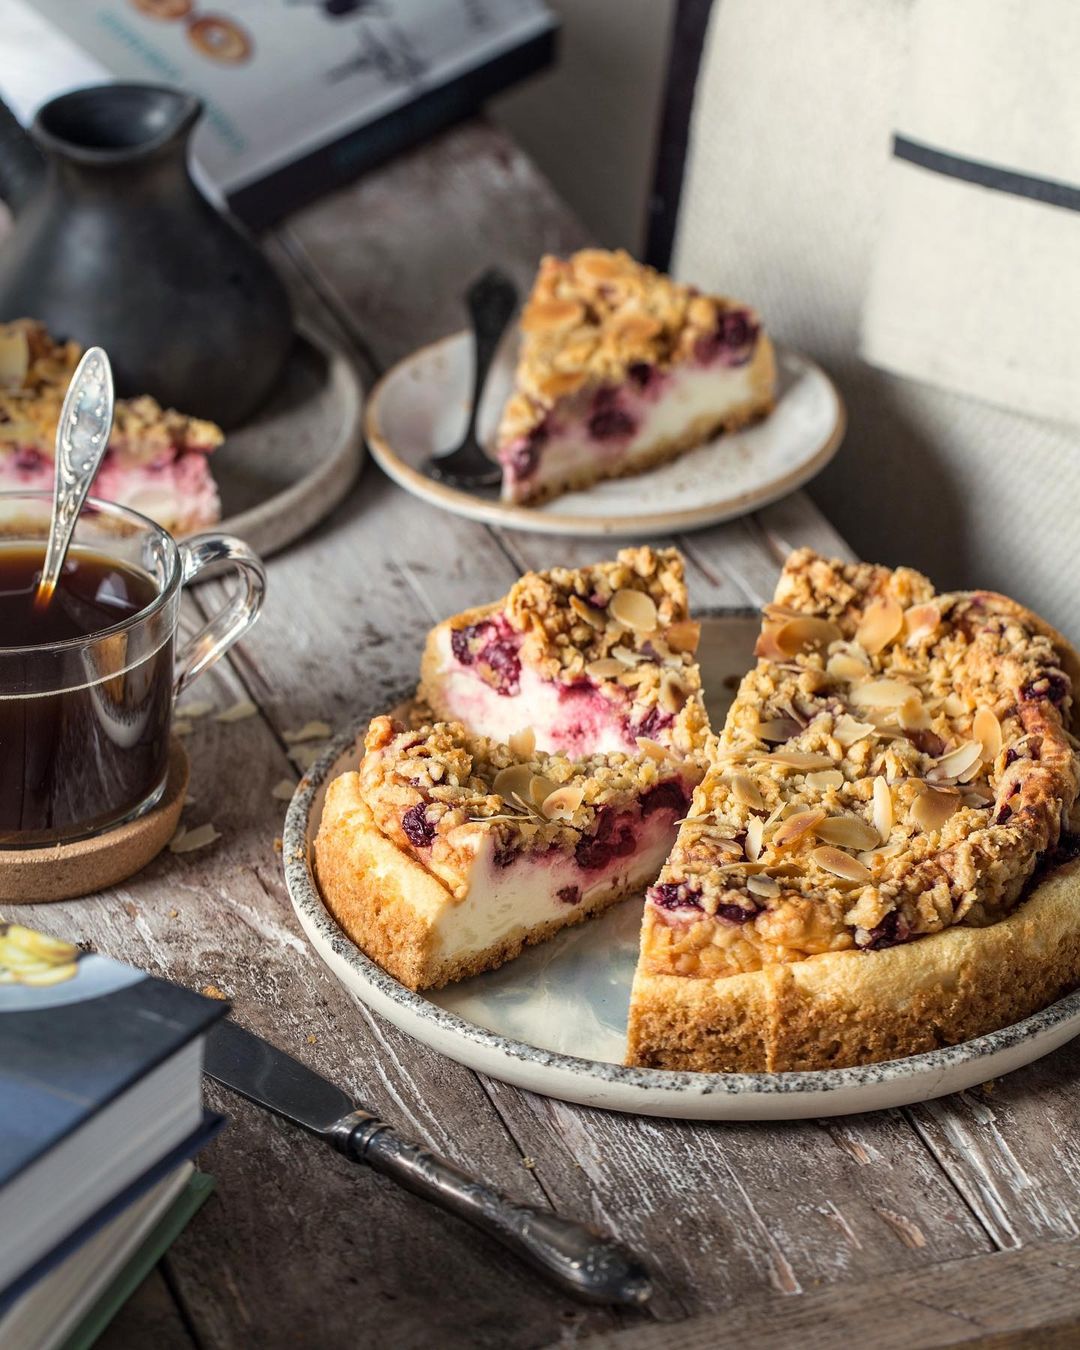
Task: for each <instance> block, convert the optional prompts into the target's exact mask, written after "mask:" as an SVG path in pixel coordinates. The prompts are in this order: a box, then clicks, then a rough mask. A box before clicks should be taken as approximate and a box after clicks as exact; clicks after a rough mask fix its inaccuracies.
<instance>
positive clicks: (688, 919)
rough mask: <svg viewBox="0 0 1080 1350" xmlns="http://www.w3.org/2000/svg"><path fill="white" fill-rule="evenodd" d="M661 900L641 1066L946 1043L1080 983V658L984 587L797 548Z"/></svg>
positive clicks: (637, 1047) (870, 1053)
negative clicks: (942, 582) (1076, 724)
mask: <svg viewBox="0 0 1080 1350" xmlns="http://www.w3.org/2000/svg"><path fill="white" fill-rule="evenodd" d="M758 655H759V660H758V662H757V665H756V666H755V668H754V669H753V670H751V671H750V672H749V674H748V675H747V676H746V677H745V679H744V680H743V682H742V685H741V687H740V689H739V692H738V695H737V697H736V700H735V702H734V704H733V706H732V708H731V710H730V713H729V715H728V719H727V724H726V726H725V728H724V731H723V733H722V735H721V737H720V742H719V753H718V757H717V759H716V762H715V764H714V765H713V766H712V768H711V769H710V771H709V773H708V774H707V776H706V778H705V780H704V782H703V783H702V784H701V785H700V787H699V788H698V789H697V792H696V794H695V797H694V803H693V806H692V807H691V810H690V813H689V817H688V818H687V819H686V821H685V822H684V824H683V825H682V828H681V830H680V833H679V838H678V842H677V843H676V845H675V848H674V850H673V852H672V854H671V857H670V858H669V860H668V862H667V863H666V865H665V867H664V869H663V871H662V873H661V874H660V878H659V881H658V883H657V884H656V885H655V886H653V887H652V888H651V889H650V890H649V892H648V896H647V902H646V906H645V917H644V926H643V931H642V941H641V955H640V961H639V965H638V970H637V975H636V979H635V982H634V989H633V995H632V1000H631V1007H630V1026H629V1061H630V1062H631V1063H633V1064H639V1065H652V1066H657V1067H663V1068H670V1069H697V1070H713V1071H717V1070H724V1071H726V1070H754V1071H756V1070H789V1069H791V1070H796V1069H798V1070H802V1069H817V1068H828V1067H835V1066H844V1065H852V1064H863V1063H868V1062H872V1061H875V1060H884V1059H894V1058H899V1057H901V1056H903V1055H908V1054H913V1053H916V1052H919V1051H924V1050H931V1049H935V1048H937V1047H939V1046H941V1045H948V1044H952V1043H955V1042H959V1041H962V1040H966V1039H968V1038H970V1037H972V1036H976V1035H980V1034H982V1033H984V1032H987V1031H990V1030H994V1029H996V1028H999V1027H1003V1026H1006V1025H1008V1024H1010V1023H1012V1022H1015V1021H1017V1020H1019V1019H1021V1018H1023V1017H1026V1016H1028V1015H1030V1014H1031V1013H1033V1012H1035V1011H1036V1010H1038V1009H1039V1008H1042V1007H1044V1006H1045V1005H1046V1004H1048V1003H1050V1002H1052V1001H1053V1000H1054V999H1056V998H1057V997H1058V996H1059V995H1061V994H1062V993H1064V992H1065V991H1067V990H1069V989H1072V988H1074V987H1076V985H1077V984H1078V983H1080V863H1077V862H1070V861H1068V859H1070V858H1072V857H1075V855H1076V852H1077V839H1076V838H1075V836H1073V835H1071V834H1069V833H1068V831H1069V829H1070V823H1069V822H1070V819H1072V821H1073V823H1072V827H1071V828H1072V829H1074V830H1075V829H1076V828H1077V826H1078V825H1080V820H1077V819H1076V811H1075V808H1076V799H1077V791H1078V782H1080V778H1078V758H1077V754H1076V746H1077V744H1078V742H1077V741H1076V740H1075V739H1074V738H1073V736H1072V735H1071V734H1070V725H1069V724H1070V721H1071V719H1072V715H1073V708H1074V704H1073V697H1074V687H1075V684H1074V682H1075V681H1076V679H1077V678H1078V676H1080V658H1078V657H1077V655H1076V653H1075V652H1074V650H1073V648H1072V647H1071V646H1070V645H1069V644H1068V642H1066V640H1065V639H1064V638H1063V637H1061V635H1060V634H1059V633H1057V632H1055V631H1054V630H1053V629H1052V628H1050V627H1049V626H1048V625H1047V624H1046V623H1044V622H1043V621H1042V620H1041V619H1039V618H1038V617H1037V616H1036V615H1034V614H1032V613H1031V612H1030V611H1029V610H1026V609H1023V608H1022V607H1021V606H1019V605H1017V604H1015V603H1014V602H1013V601H1011V600H1008V599H1006V598H1005V597H1003V596H1000V595H995V594H992V593H989V592H985V591H977V592H970V593H956V594H949V595H935V593H934V590H933V588H932V586H931V584H930V583H929V581H927V580H926V578H925V577H922V576H920V575H919V574H918V573H917V572H913V571H910V570H908V569H906V568H900V569H897V570H896V571H890V570H889V569H887V568H885V567H874V566H870V565H868V564H862V563H860V564H848V565H845V564H841V563H838V562H826V561H825V560H823V559H821V558H818V557H816V556H814V555H813V554H811V553H809V552H807V551H804V552H800V553H796V554H794V555H793V556H792V557H791V559H790V560H789V562H788V564H787V567H786V568H785V570H784V573H783V576H782V578H781V580H780V583H779V587H778V589H777V593H776V604H775V605H773V606H770V607H769V608H768V609H767V610H766V617H765V623H764V627H763V630H762V635H761V639H760V641H759V645H758Z"/></svg>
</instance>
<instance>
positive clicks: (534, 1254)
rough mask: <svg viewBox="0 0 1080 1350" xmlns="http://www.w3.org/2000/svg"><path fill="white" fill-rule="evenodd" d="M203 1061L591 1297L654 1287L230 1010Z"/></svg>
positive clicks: (632, 1295)
mask: <svg viewBox="0 0 1080 1350" xmlns="http://www.w3.org/2000/svg"><path fill="white" fill-rule="evenodd" d="M203 1067H204V1069H205V1071H206V1073H207V1074H208V1075H209V1076H210V1077H211V1078H213V1079H215V1080H216V1081H217V1082H219V1083H221V1084H223V1085H224V1086H225V1087H227V1088H230V1089H232V1091H234V1092H238V1093H240V1095H241V1096H243V1097H247V1098H248V1100H249V1101H253V1102H255V1103H256V1105H258V1106H261V1107H264V1108H265V1109H266V1110H268V1111H272V1112H274V1114H275V1115H279V1116H282V1117H283V1118H284V1119H285V1120H288V1121H291V1122H292V1123H293V1124H294V1125H299V1126H300V1127H301V1128H302V1129H305V1130H307V1131H309V1132H310V1133H311V1134H314V1135H316V1136H317V1137H318V1138H320V1139H322V1140H323V1141H324V1142H325V1143H328V1144H330V1145H331V1146H332V1147H333V1148H335V1149H337V1151H338V1152H339V1153H342V1154H344V1155H345V1157H347V1158H349V1159H351V1160H352V1161H353V1162H362V1163H367V1164H368V1165H369V1166H371V1167H373V1168H375V1169H376V1171H379V1172H382V1173H383V1174H384V1175H386V1176H388V1177H391V1178H392V1179H393V1180H394V1181H397V1182H398V1183H399V1184H400V1185H402V1186H404V1187H405V1188H406V1189H407V1190H410V1191H412V1192H413V1193H414V1194H416V1195H419V1196H422V1197H423V1198H424V1199H425V1200H429V1201H431V1202H432V1203H433V1204H436V1205H439V1206H440V1207H441V1208H443V1209H445V1210H448V1211H449V1212H450V1213H451V1214H456V1215H457V1216H458V1217H459V1218H462V1219H464V1220H465V1221H466V1222H468V1223H471V1224H472V1225H473V1226H474V1227H475V1228H479V1229H481V1230H482V1231H483V1232H486V1233H489V1234H490V1235H491V1236H493V1237H495V1238H496V1239H498V1241H500V1242H501V1243H502V1244H503V1245H504V1246H505V1247H506V1248H507V1249H508V1250H510V1251H512V1252H514V1254H515V1255H517V1256H519V1257H520V1258H521V1259H522V1260H524V1261H526V1262H528V1264H529V1265H531V1266H532V1267H533V1268H534V1269H536V1270H538V1271H540V1272H541V1273H542V1274H543V1275H546V1276H547V1277H548V1279H550V1280H552V1281H553V1282H554V1283H555V1284H557V1285H558V1286H559V1287H560V1288H561V1289H563V1290H565V1291H566V1292H567V1293H569V1294H572V1295H573V1296H574V1297H575V1298H579V1299H581V1300H583V1301H584V1302H587V1303H607V1304H623V1305H627V1306H632V1307H640V1306H641V1305H643V1304H644V1303H646V1302H647V1301H648V1299H649V1298H650V1297H651V1295H652V1282H651V1280H650V1278H649V1274H648V1272H647V1271H646V1269H645V1267H644V1266H643V1265H642V1264H641V1262H640V1261H639V1260H638V1259H637V1258H636V1257H635V1256H634V1255H633V1254H632V1253H631V1252H628V1251H627V1250H626V1249H625V1248H623V1247H622V1246H620V1244H619V1243H617V1242H615V1241H614V1240H613V1239H612V1238H609V1237H607V1236H606V1235H605V1234H603V1233H601V1232H599V1231H598V1230H597V1229H595V1228H592V1227H591V1226H589V1225H587V1224H582V1223H578V1222H576V1221H575V1220H573V1219H564V1218H562V1217H561V1216H560V1215H558V1214H555V1213H553V1212H552V1211H551V1210H547V1209H539V1208H537V1207H536V1206H533V1205H528V1204H524V1203H523V1202H521V1201H518V1200H513V1199H511V1198H509V1197H508V1196H505V1195H502V1194H501V1193H500V1192H498V1191H496V1190H495V1189H494V1188H492V1187H490V1186H487V1185H486V1184H485V1183H484V1182H482V1181H479V1180H478V1179H477V1178H475V1177H471V1176H469V1174H468V1173H466V1172H463V1171H461V1169H460V1168H458V1167H455V1166H454V1164H453V1163H450V1162H447V1161H446V1159H445V1158H440V1157H439V1156H438V1154H436V1153H432V1152H431V1151H430V1150H429V1149H427V1148H425V1147H424V1146H423V1145H422V1144H417V1143H413V1142H411V1141H410V1140H408V1139H405V1138H403V1137H402V1136H401V1135H399V1134H398V1133H397V1131H396V1130H395V1129H394V1128H393V1126H391V1125H389V1124H387V1123H386V1122H385V1121H383V1120H380V1119H379V1117H378V1116H376V1115H374V1114H372V1113H371V1112H370V1111H366V1110H365V1109H364V1108H363V1107H362V1106H359V1105H357V1103H356V1102H355V1101H354V1100H353V1099H352V1098H351V1097H350V1096H349V1095H348V1093H346V1092H344V1091H343V1090H342V1089H341V1088H339V1087H338V1086H337V1085H336V1084H334V1083H331V1082H330V1081H329V1080H328V1079H326V1078H324V1077H323V1076H322V1075H321V1074H319V1073H316V1072H315V1070H314V1069H309V1068H308V1067H307V1065H305V1064H301V1063H300V1061H299V1060H297V1059H294V1058H293V1057H292V1056H291V1055H288V1054H286V1053H285V1051H283V1050H278V1049H277V1048H276V1047H275V1046H273V1045H271V1044H270V1043H269V1041H264V1040H263V1039H262V1037H261V1036H256V1035H255V1034H254V1033H253V1032H251V1031H246V1030H245V1029H244V1028H243V1027H240V1026H237V1025H236V1024H235V1023H234V1022H232V1021H229V1020H228V1019H226V1020H224V1021H222V1022H219V1023H218V1024H217V1025H216V1026H215V1027H214V1029H213V1030H212V1031H211V1032H210V1034H209V1035H208V1037H207V1040H206V1051H205V1059H204V1063H203Z"/></svg>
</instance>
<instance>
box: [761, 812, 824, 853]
mask: <svg viewBox="0 0 1080 1350" xmlns="http://www.w3.org/2000/svg"><path fill="white" fill-rule="evenodd" d="M824 819H825V812H824V811H817V810H812V811H796V813H795V814H794V815H793V816H788V818H787V820H785V821H784V823H783V824H782V825H781V826H780V828H779V829H778V830H777V831H776V833H775V834H774V835H773V837H772V843H773V847H774V848H787V847H788V845H790V844H794V843H797V842H798V841H799V840H800V839H801V838H802V837H803V836H804V835H807V834H813V833H814V832H815V831H816V830H817V827H818V825H820V824H821V822H822V821H823V820H824Z"/></svg>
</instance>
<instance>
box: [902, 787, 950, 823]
mask: <svg viewBox="0 0 1080 1350" xmlns="http://www.w3.org/2000/svg"><path fill="white" fill-rule="evenodd" d="M959 807H960V798H959V797H958V796H956V795H954V794H953V793H951V792H938V791H936V790H935V789H934V788H927V789H926V790H925V791H923V792H920V793H919V795H918V796H917V797H916V798H915V800H914V802H912V804H911V811H910V813H909V814H910V816H911V819H912V820H913V821H914V822H915V824H916V825H918V827H919V829H921V830H925V831H926V832H927V834H933V833H934V831H935V830H940V829H941V827H942V826H943V825H944V824H945V822H946V821H947V820H948V819H949V818H950V817H951V816H952V815H954V814H955V812H956V811H957V810H958V809H959Z"/></svg>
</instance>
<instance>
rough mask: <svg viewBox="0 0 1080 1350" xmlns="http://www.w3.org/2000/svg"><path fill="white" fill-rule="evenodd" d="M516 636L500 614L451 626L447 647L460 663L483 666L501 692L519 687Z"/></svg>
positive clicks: (507, 691) (496, 689)
mask: <svg viewBox="0 0 1080 1350" xmlns="http://www.w3.org/2000/svg"><path fill="white" fill-rule="evenodd" d="M519 643H520V638H519V637H518V635H517V634H516V633H515V632H514V630H513V629H512V628H511V627H510V625H509V624H508V623H507V621H506V619H505V618H503V616H502V615H499V617H498V618H495V619H484V620H482V621H481V622H480V623H473V624H469V625H468V627H466V628H454V629H452V630H451V632H450V650H451V651H452V652H453V653H454V659H455V660H456V661H459V662H460V663H461V665H463V666H475V665H479V666H486V667H487V668H488V671H489V674H490V679H489V681H488V682H489V683H490V684H491V685H492V686H493V687H494V689H495V692H496V693H498V694H502V695H504V696H509V695H513V694H517V693H518V692H519V691H520V689H521V660H520V658H519V657H518V646H519Z"/></svg>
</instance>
